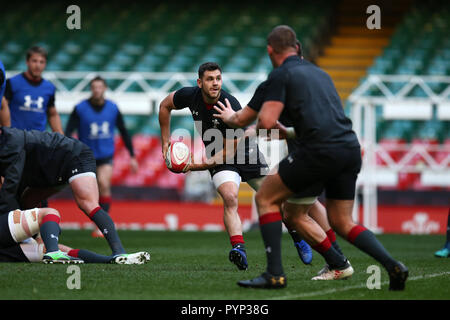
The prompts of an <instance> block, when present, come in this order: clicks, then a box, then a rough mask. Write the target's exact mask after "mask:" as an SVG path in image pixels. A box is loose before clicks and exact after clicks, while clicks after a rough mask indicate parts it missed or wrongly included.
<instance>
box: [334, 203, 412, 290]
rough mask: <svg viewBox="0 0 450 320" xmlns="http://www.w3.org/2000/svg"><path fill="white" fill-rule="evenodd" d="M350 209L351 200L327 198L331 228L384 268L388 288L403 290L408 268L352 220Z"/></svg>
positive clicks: (368, 231) (370, 233)
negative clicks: (387, 274)
mask: <svg viewBox="0 0 450 320" xmlns="http://www.w3.org/2000/svg"><path fill="white" fill-rule="evenodd" d="M352 211H353V200H336V199H327V213H328V218H329V221H330V224H331V226H332V227H333V229H334V230H336V232H337V233H338V234H339V235H340V236H342V237H344V238H345V239H347V240H348V241H349V242H350V243H352V244H353V245H355V246H356V247H357V248H359V249H360V250H362V251H364V252H365V253H367V254H368V255H370V256H371V257H373V258H374V259H375V260H377V261H378V262H379V263H381V264H382V265H383V266H384V267H385V268H386V270H387V272H388V273H389V278H390V283H389V289H390V290H403V289H404V288H405V282H406V279H407V278H408V268H406V267H405V266H404V265H403V264H402V263H401V262H398V261H396V260H395V259H393V258H392V257H391V255H390V254H389V252H387V250H386V249H385V248H384V247H383V245H382V244H381V243H380V242H379V241H378V240H377V238H376V237H375V235H374V234H373V233H372V232H371V231H370V230H368V229H366V228H365V227H363V226H360V225H357V224H355V223H354V222H353V219H352Z"/></svg>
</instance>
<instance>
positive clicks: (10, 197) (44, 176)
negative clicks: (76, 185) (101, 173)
mask: <svg viewBox="0 0 450 320" xmlns="http://www.w3.org/2000/svg"><path fill="white" fill-rule="evenodd" d="M0 132H1V134H0V176H3V177H4V182H3V185H2V187H1V189H0V214H2V213H6V212H9V211H10V210H13V209H17V208H20V206H19V203H18V201H17V196H18V194H17V193H18V191H19V189H20V186H23V185H25V186H29V187H38V188H39V187H51V186H57V185H60V184H62V183H66V181H63V179H62V176H63V173H64V170H65V169H66V168H65V166H66V165H67V164H68V163H70V160H71V159H73V158H74V157H77V156H78V155H79V154H80V153H81V151H82V150H83V149H84V148H85V145H84V144H83V143H82V142H80V141H79V140H76V139H73V138H69V137H66V136H64V135H62V134H59V133H56V132H41V131H37V130H31V131H24V130H20V129H15V128H7V127H1V128H0Z"/></svg>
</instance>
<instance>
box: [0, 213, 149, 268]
mask: <svg viewBox="0 0 450 320" xmlns="http://www.w3.org/2000/svg"><path fill="white" fill-rule="evenodd" d="M59 219H60V215H59V213H58V211H57V210H55V209H52V208H35V209H30V210H23V211H21V210H14V211H11V212H10V213H8V214H4V215H2V216H0V234H1V237H0V262H44V263H83V262H85V263H115V264H143V263H145V262H147V261H148V260H149V259H150V256H149V255H148V254H146V255H143V254H142V253H135V254H129V255H115V256H114V255H111V256H104V255H100V254H97V253H95V252H92V251H89V250H85V249H72V248H70V247H68V246H65V245H63V244H60V243H58V240H59V235H60V232H61V231H60V229H59ZM50 221H52V222H53V223H52V224H48V222H50ZM49 231H53V233H51V234H50V240H52V242H49V240H48V237H47V234H48V233H49ZM44 239H46V240H47V241H44ZM55 241H56V246H55V243H53V242H55ZM46 243H47V244H48V245H50V247H49V248H51V249H49V250H52V249H56V248H57V249H58V250H57V251H49V250H47V246H46V245H45V244H46Z"/></svg>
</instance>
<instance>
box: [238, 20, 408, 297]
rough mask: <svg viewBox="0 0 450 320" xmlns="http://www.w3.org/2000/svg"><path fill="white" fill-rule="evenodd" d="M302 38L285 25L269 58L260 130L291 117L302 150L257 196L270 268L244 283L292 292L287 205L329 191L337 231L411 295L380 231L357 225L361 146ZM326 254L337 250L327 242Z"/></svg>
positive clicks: (341, 266)
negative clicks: (286, 259) (286, 263)
mask: <svg viewBox="0 0 450 320" xmlns="http://www.w3.org/2000/svg"><path fill="white" fill-rule="evenodd" d="M296 39H297V37H296V35H295V32H294V31H293V30H292V28H290V27H288V26H277V27H275V28H274V29H273V30H272V32H271V33H270V34H269V36H268V38H267V43H268V45H267V52H268V55H269V57H270V59H271V61H272V64H273V66H274V68H275V69H274V70H273V71H272V72H271V73H270V75H269V77H268V82H267V86H266V90H267V91H266V94H265V102H264V104H263V106H262V108H261V111H260V112H259V115H258V123H257V129H274V128H279V123H278V119H279V118H280V116H281V115H282V113H283V112H284V113H285V114H286V115H287V116H289V118H290V119H291V120H292V123H293V124H294V130H295V136H296V138H295V139H297V140H298V144H299V145H300V146H301V148H297V149H295V150H294V151H293V152H291V153H290V154H289V155H288V156H287V157H286V158H284V159H283V160H282V161H281V162H280V164H279V166H278V170H277V172H274V174H273V175H268V176H267V177H266V178H265V179H264V181H263V184H262V186H261V188H260V189H259V190H258V192H257V194H256V203H257V208H258V214H259V222H260V230H261V234H262V237H263V240H264V245H265V247H266V255H267V270H266V272H264V273H263V274H262V275H260V276H258V277H256V278H254V279H251V280H244V281H239V282H238V285H240V286H242V287H250V288H284V287H285V286H286V276H285V274H284V270H283V266H282V262H281V220H282V218H281V214H280V211H281V208H280V206H281V204H282V203H283V202H284V201H285V200H287V199H288V198H289V197H291V196H292V195H293V194H296V193H300V192H304V191H305V190H310V189H311V188H313V190H314V191H315V193H316V195H319V194H320V193H322V191H323V190H325V192H326V199H327V200H326V209H327V214H328V218H329V221H330V224H331V226H332V227H333V229H334V230H336V231H337V232H338V234H340V235H341V236H342V237H344V238H345V239H347V240H348V241H349V242H350V243H352V244H353V245H355V246H356V247H358V248H359V249H360V250H362V251H364V252H366V253H367V254H369V255H370V256H372V257H373V258H374V259H376V260H377V261H378V262H380V263H381V264H382V265H383V266H384V267H385V268H386V270H387V271H388V274H389V278H390V284H389V289H391V290H403V289H404V288H405V282H406V279H407V277H408V269H407V268H406V267H405V266H404V265H403V264H402V263H400V262H398V261H396V260H395V259H393V258H392V257H391V256H390V254H389V253H388V252H387V251H386V249H385V248H384V247H383V246H382V245H381V243H380V242H379V241H378V240H377V239H376V238H375V236H374V235H373V233H372V232H370V231H369V230H367V229H366V228H364V227H363V226H360V225H356V224H355V223H354V222H353V221H352V210H353V203H354V197H355V184H356V178H357V175H358V173H359V171H360V169H361V151H360V145H359V142H358V140H357V138H356V135H355V133H354V132H353V130H352V128H351V121H350V119H348V118H347V117H346V116H345V114H344V111H343V108H342V106H341V103H340V99H339V96H338V95H337V92H336V89H335V88H334V85H333V82H332V80H331V78H330V77H329V76H328V75H327V74H326V73H325V72H323V71H322V70H320V69H319V68H318V67H316V66H314V65H313V64H311V63H309V62H307V61H306V60H304V59H301V58H300V57H299V56H298V55H297V49H298V48H297V45H296ZM321 246H322V247H323V248H322V249H323V253H329V252H332V251H333V250H332V246H330V245H329V244H325V243H323V244H321ZM330 258H332V259H333V260H334V261H333V263H332V264H330V271H331V272H332V273H334V274H336V273H340V272H343V270H345V269H346V268H348V266H347V264H348V261H346V260H343V259H342V255H336V254H334V253H333V256H330Z"/></svg>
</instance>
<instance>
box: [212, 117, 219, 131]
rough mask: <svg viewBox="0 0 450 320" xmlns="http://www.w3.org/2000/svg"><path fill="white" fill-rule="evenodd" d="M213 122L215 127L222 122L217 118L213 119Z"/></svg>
mask: <svg viewBox="0 0 450 320" xmlns="http://www.w3.org/2000/svg"><path fill="white" fill-rule="evenodd" d="M212 123H213V127H214V129H217V127H218V126H219V124H220V122H219V120H217V119H214V120H212Z"/></svg>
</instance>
